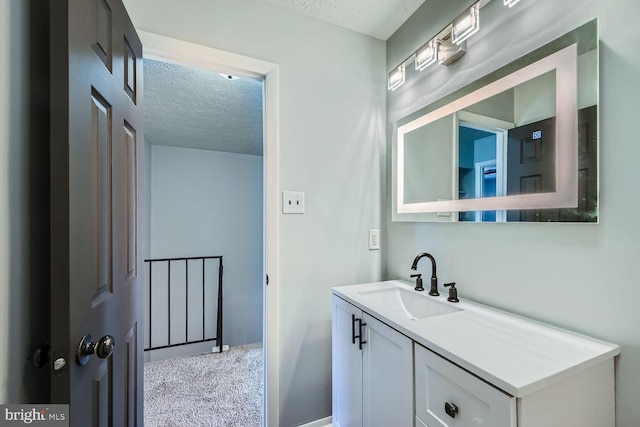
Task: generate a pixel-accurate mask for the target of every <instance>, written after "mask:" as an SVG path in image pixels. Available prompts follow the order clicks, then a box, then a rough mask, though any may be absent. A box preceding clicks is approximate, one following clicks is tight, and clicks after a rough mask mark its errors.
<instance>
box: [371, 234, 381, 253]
mask: <svg viewBox="0 0 640 427" xmlns="http://www.w3.org/2000/svg"><path fill="white" fill-rule="evenodd" d="M369 249H371V250H378V249H380V230H369Z"/></svg>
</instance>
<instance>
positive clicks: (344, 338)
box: [331, 295, 362, 427]
mask: <svg viewBox="0 0 640 427" xmlns="http://www.w3.org/2000/svg"><path fill="white" fill-rule="evenodd" d="M332 298H333V315H332V329H333V331H332V332H333V334H332V338H331V342H332V345H333V348H332V364H333V368H332V381H333V382H332V387H333V392H332V404H333V414H332V416H333V425H334V426H336V427H361V426H362V352H361V351H360V349H359V346H358V339H356V338H354V332H355V335H357V332H358V331H359V322H357V321H355V320H354V319H362V312H361V311H360V310H359V309H357V308H356V307H354V306H353V305H351V304H349V303H348V302H346V301H344V300H343V299H341V298H339V297H337V296H335V295H333V296H332Z"/></svg>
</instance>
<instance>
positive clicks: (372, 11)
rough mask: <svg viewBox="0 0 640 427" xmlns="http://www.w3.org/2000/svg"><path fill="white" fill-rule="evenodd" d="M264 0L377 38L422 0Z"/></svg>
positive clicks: (387, 34)
mask: <svg viewBox="0 0 640 427" xmlns="http://www.w3.org/2000/svg"><path fill="white" fill-rule="evenodd" d="M266 1H269V2H271V3H274V4H277V5H278V6H282V7H286V8H288V9H292V10H295V11H298V12H301V13H304V14H306V15H309V16H312V17H314V18H317V19H320V20H322V21H326V22H330V23H332V24H335V25H338V26H340V27H344V28H348V29H350V30H353V31H357V32H359V33H363V34H367V35H369V36H371V37H375V38H377V39H380V40H387V39H388V38H389V37H391V35H392V34H393V33H394V32H395V31H396V30H397V29H398V28H399V27H400V26H401V25H402V24H403V23H404V22H405V21H406V20H407V19H408V18H409V17H410V16H411V15H412V14H413V12H415V11H416V9H418V7H420V5H422V3H424V1H425V0H266Z"/></svg>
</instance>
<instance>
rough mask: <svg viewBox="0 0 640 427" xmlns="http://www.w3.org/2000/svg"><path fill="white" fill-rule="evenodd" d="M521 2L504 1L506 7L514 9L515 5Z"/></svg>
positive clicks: (516, 0) (515, 0) (517, 0)
mask: <svg viewBox="0 0 640 427" xmlns="http://www.w3.org/2000/svg"><path fill="white" fill-rule="evenodd" d="M519 1H520V0H504V5H505V6H509V7H513V5H514V4H516V3H518V2H519Z"/></svg>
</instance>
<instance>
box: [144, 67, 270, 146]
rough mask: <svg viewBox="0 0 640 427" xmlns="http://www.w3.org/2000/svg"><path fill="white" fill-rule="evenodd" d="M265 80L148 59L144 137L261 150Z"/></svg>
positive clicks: (153, 140)
mask: <svg viewBox="0 0 640 427" xmlns="http://www.w3.org/2000/svg"><path fill="white" fill-rule="evenodd" d="M262 86H263V83H262V81H258V80H256V79H252V78H249V77H240V78H238V79H236V80H229V79H228V78H226V77H223V76H221V75H220V74H218V73H216V72H214V71H210V70H203V69H198V68H192V67H187V66H183V65H176V64H169V63H166V62H159V61H152V60H149V59H145V60H144V97H145V99H144V104H145V105H144V106H145V113H144V114H145V139H146V140H148V141H149V142H150V143H151V144H154V145H169V146H174V147H188V148H199V149H205V150H214V151H226V152H230V153H241V154H252V155H257V156H261V155H262V145H263V139H262Z"/></svg>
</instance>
